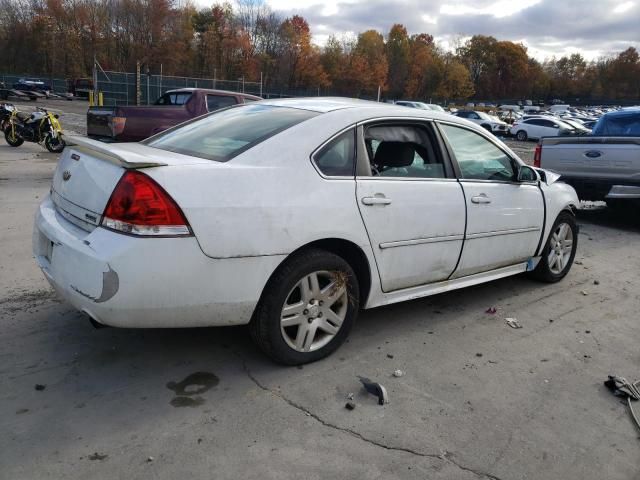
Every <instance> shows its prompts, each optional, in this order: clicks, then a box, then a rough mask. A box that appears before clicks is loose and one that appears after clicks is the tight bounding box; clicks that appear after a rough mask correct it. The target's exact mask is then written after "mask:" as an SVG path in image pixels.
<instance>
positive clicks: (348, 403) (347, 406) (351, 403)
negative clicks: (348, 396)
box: [344, 402, 356, 410]
mask: <svg viewBox="0 0 640 480" xmlns="http://www.w3.org/2000/svg"><path fill="white" fill-rule="evenodd" d="M344 408H346V409H347V410H353V409H354V408H356V404H355V403H353V402H347V403H345V405H344Z"/></svg>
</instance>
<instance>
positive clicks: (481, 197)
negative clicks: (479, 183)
mask: <svg viewBox="0 0 640 480" xmlns="http://www.w3.org/2000/svg"><path fill="white" fill-rule="evenodd" d="M471 202H472V203H491V199H490V198H489V197H487V195H486V194H485V193H481V194H480V195H476V196H475V197H471Z"/></svg>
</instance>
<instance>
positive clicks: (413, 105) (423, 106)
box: [395, 100, 445, 112]
mask: <svg viewBox="0 0 640 480" xmlns="http://www.w3.org/2000/svg"><path fill="white" fill-rule="evenodd" d="M395 104H396V105H400V106H403V107H409V108H420V109H422V110H434V111H436V112H444V111H445V110H444V108H442V107H441V106H440V105H436V104H435V103H424V102H413V101H409V100H396V101H395Z"/></svg>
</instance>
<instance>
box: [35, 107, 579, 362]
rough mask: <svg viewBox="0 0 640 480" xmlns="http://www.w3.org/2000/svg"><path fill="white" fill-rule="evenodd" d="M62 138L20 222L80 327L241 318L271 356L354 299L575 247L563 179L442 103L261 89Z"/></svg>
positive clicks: (330, 329) (413, 291)
mask: <svg viewBox="0 0 640 480" xmlns="http://www.w3.org/2000/svg"><path fill="white" fill-rule="evenodd" d="M67 145H68V147H67V148H66V149H65V151H64V153H63V154H62V156H61V157H60V160H59V162H58V166H57V169H56V171H55V174H54V178H53V184H52V186H51V193H50V195H49V196H47V197H46V199H45V200H44V201H43V202H42V204H41V205H40V207H39V209H38V212H37V216H36V220H35V228H34V235H33V249H34V254H35V258H36V260H37V262H38V264H39V266H40V267H41V269H42V271H43V272H44V275H45V276H46V278H47V279H48V280H49V281H50V282H51V284H52V285H53V286H54V287H55V289H56V290H57V291H58V293H59V294H60V295H61V296H62V297H64V298H65V299H67V300H68V301H69V302H70V303H71V304H72V305H74V306H75V307H76V308H77V309H78V310H81V311H83V312H85V313H86V314H87V315H88V316H89V317H90V318H91V319H92V320H93V323H94V324H103V325H110V326H115V327H139V328H147V327H203V326H216V325H241V324H250V331H251V332H252V335H253V337H254V339H255V340H256V342H257V343H258V345H259V346H260V347H261V348H262V349H263V350H264V351H265V352H266V353H267V354H268V355H270V356H271V357H272V358H273V359H275V360H276V361H278V362H281V363H284V364H301V363H305V362H310V361H314V360H317V359H319V358H322V357H324V356H326V355H328V354H329V353H330V352H332V351H333V350H335V349H336V348H337V347H338V346H339V345H340V344H341V343H342V342H343V341H344V340H345V338H346V336H347V335H348V333H349V330H350V329H351V326H352V325H353V322H354V320H355V318H356V316H357V314H358V311H359V309H361V308H372V307H377V306H380V305H386V304H390V303H395V302H400V301H404V300H410V299H414V298H419V297H424V296H428V295H433V294H437V293H441V292H445V291H447V290H453V289H456V288H462V287H467V286H471V285H475V284H479V283H482V282H487V281H490V280H494V279H497V278H502V277H506V276H509V275H515V274H519V273H521V272H526V271H529V272H532V273H533V275H534V276H537V277H538V278H540V279H542V280H545V281H549V282H553V281H558V280H560V279H561V278H563V277H564V276H565V275H566V274H567V272H568V271H569V269H570V268H571V264H572V261H573V258H574V255H575V252H576V246H577V243H576V242H577V238H578V237H577V233H578V232H577V227H576V221H575V218H574V215H573V212H572V210H573V209H574V208H575V207H576V205H577V204H578V198H577V197H576V194H575V191H574V190H573V189H572V188H571V187H570V186H568V185H566V184H564V183H562V182H557V181H556V180H557V178H558V177H557V175H554V174H552V173H550V172H545V171H544V170H535V169H533V168H532V167H529V166H526V165H524V164H523V163H522V161H521V160H520V159H518V157H517V156H516V155H515V154H514V153H513V152H512V151H511V150H510V149H509V148H507V147H506V146H505V145H504V144H503V143H501V142H499V141H498V140H497V139H496V138H494V137H493V136H492V135H490V134H489V133H488V132H486V131H485V130H484V129H482V128H480V127H478V126H476V125H475V124H473V123H471V122H467V121H464V120H461V119H458V118H455V117H453V116H451V115H448V114H440V113H436V112H431V111H425V110H419V109H408V108H403V107H396V106H393V105H388V104H380V103H374V102H364V101H356V100H348V99H290V100H265V101H258V102H253V103H251V104H247V105H241V106H238V107H231V108H228V109H225V110H222V111H219V112H215V113H212V114H209V115H207V116H204V117H200V118H197V119H194V120H192V121H189V122H187V123H184V124H182V125H179V126H177V127H174V128H172V129H169V130H167V131H165V132H163V133H160V134H158V135H156V136H154V137H151V138H149V139H147V140H145V141H144V142H142V143H129V144H104V143H100V142H97V141H93V140H89V139H86V138H74V137H68V138H67Z"/></svg>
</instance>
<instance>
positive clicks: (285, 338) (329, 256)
mask: <svg viewBox="0 0 640 480" xmlns="http://www.w3.org/2000/svg"><path fill="white" fill-rule="evenodd" d="M359 295H360V292H359V287H358V282H357V279H356V276H355V273H354V272H353V269H352V268H351V266H350V265H349V264H348V263H347V262H346V261H345V260H344V259H343V258H341V257H339V256H337V255H335V254H333V253H330V252H327V251H324V250H308V251H306V252H302V253H300V254H297V255H295V256H294V257H292V258H291V259H289V260H288V261H287V262H286V263H285V264H284V265H283V266H281V267H280V268H279V269H278V270H277V271H276V273H275V274H274V275H273V276H272V278H271V280H270V281H269V283H268V284H267V286H266V288H265V291H264V292H263V294H262V298H261V300H260V302H259V304H258V306H257V308H256V312H255V314H254V317H253V319H252V321H251V324H250V331H251V336H252V337H253V339H254V341H255V342H256V343H257V344H258V346H259V347H260V348H261V349H262V350H263V351H264V352H265V353H266V354H267V355H268V356H269V357H271V358H272V359H273V360H275V361H276V362H278V363H282V364H285V365H300V364H303V363H309V362H314V361H316V360H319V359H321V358H324V357H326V356H327V355H329V354H330V353H331V352H333V351H334V350H336V349H337V348H338V347H339V346H340V345H341V344H342V343H343V342H344V341H345V339H346V338H347V335H348V334H349V331H350V330H351V327H352V326H353V323H354V321H355V319H356V317H357V315H358V308H359Z"/></svg>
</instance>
